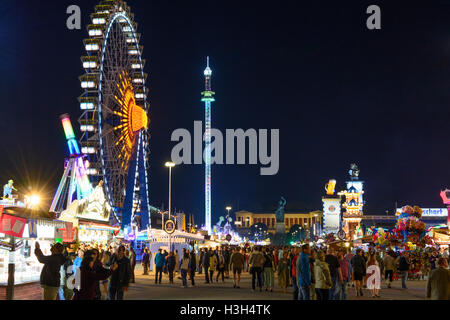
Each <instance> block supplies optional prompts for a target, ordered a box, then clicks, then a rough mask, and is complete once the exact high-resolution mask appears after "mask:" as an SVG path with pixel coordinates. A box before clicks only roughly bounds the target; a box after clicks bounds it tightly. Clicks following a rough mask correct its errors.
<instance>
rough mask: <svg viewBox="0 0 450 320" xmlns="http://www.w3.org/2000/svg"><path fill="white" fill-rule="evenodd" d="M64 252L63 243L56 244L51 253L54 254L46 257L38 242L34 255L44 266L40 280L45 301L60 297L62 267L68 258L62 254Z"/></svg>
mask: <svg viewBox="0 0 450 320" xmlns="http://www.w3.org/2000/svg"><path fill="white" fill-rule="evenodd" d="M63 251H64V246H63V245H62V244H61V243H59V242H56V243H54V244H53V245H52V246H51V248H50V252H51V253H52V254H51V255H50V256H44V254H43V253H42V251H41V247H40V245H39V242H37V241H36V244H35V249H34V254H35V255H36V257H37V259H38V261H39V262H40V263H43V264H44V267H43V268H42V271H41V278H40V283H41V288H42V296H43V299H44V300H56V296H57V295H58V291H59V286H60V283H61V274H60V270H61V266H62V265H63V264H64V262H65V261H66V258H65V257H64V255H63V254H62V253H63Z"/></svg>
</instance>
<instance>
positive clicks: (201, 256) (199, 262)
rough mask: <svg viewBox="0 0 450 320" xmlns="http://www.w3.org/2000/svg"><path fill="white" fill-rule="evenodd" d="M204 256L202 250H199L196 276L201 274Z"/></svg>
mask: <svg viewBox="0 0 450 320" xmlns="http://www.w3.org/2000/svg"><path fill="white" fill-rule="evenodd" d="M204 254H205V251H204V250H203V249H200V253H199V255H198V274H202V271H203V270H202V268H203V256H204Z"/></svg>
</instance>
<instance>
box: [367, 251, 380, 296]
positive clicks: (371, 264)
mask: <svg viewBox="0 0 450 320" xmlns="http://www.w3.org/2000/svg"><path fill="white" fill-rule="evenodd" d="M374 273H375V275H377V276H376V277H371V276H372V275H373V274H374ZM379 275H380V267H379V265H378V261H377V259H376V255H375V253H372V254H371V255H370V256H369V259H368V261H367V271H366V276H367V280H368V281H367V288H368V289H370V290H371V292H372V298H375V297H377V298H379V297H380V296H379V291H380V283H381V280H380V277H379Z"/></svg>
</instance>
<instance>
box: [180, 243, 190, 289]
mask: <svg viewBox="0 0 450 320" xmlns="http://www.w3.org/2000/svg"><path fill="white" fill-rule="evenodd" d="M189 262H190V259H189V254H188V253H187V252H186V251H184V253H183V257H182V258H181V262H180V272H181V280H182V283H183V285H182V286H181V287H182V288H186V287H187V274H188V270H189Z"/></svg>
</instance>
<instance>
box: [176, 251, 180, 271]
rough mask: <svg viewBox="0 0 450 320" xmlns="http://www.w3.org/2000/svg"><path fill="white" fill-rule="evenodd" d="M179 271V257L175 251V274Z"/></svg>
mask: <svg viewBox="0 0 450 320" xmlns="http://www.w3.org/2000/svg"><path fill="white" fill-rule="evenodd" d="M179 271H180V255H179V254H178V250H176V249H175V273H177V272H179Z"/></svg>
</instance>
